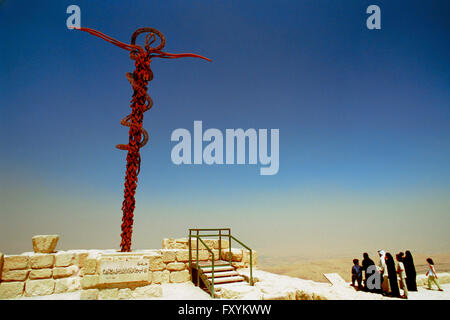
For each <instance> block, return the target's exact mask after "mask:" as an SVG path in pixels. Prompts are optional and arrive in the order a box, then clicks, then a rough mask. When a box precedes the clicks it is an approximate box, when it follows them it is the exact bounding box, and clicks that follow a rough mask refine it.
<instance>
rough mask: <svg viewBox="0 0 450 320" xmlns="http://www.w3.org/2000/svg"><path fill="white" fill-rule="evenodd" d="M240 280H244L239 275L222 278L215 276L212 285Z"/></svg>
mask: <svg viewBox="0 0 450 320" xmlns="http://www.w3.org/2000/svg"><path fill="white" fill-rule="evenodd" d="M210 281H211V280H210ZM241 281H245V279H244V278H243V277H241V276H233V277H223V278H217V279H216V278H214V286H215V285H216V284H220V283H230V282H241Z"/></svg>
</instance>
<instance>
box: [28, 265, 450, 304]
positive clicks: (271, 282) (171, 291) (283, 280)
mask: <svg viewBox="0 0 450 320" xmlns="http://www.w3.org/2000/svg"><path fill="white" fill-rule="evenodd" d="M254 275H255V276H256V277H257V278H258V280H259V283H257V285H256V286H255V288H252V290H256V291H258V290H259V291H258V292H263V291H266V292H269V293H270V294H269V296H273V297H276V296H278V292H284V291H286V292H288V291H289V290H290V288H293V287H294V288H297V289H301V290H304V291H305V292H309V293H311V292H316V293H318V294H320V295H321V296H323V297H325V298H327V299H337V300H343V299H346V300H347V299H348V300H380V299H385V300H391V299H392V298H386V297H383V296H381V295H379V294H371V293H367V292H357V291H355V290H354V289H353V288H352V287H350V286H348V287H340V288H335V287H332V286H331V285H328V284H325V283H318V282H313V281H311V280H303V279H299V278H293V277H289V276H283V275H277V274H273V273H269V272H264V271H261V270H255V272H254ZM238 286H239V285H238ZM240 286H245V285H240ZM246 286H247V287H248V284H247V285H246ZM442 288H443V289H444V291H443V292H440V291H437V290H431V291H430V290H427V289H425V287H423V286H420V287H419V288H418V289H419V291H418V292H410V296H409V299H410V300H450V284H443V285H442ZM162 289H163V296H162V297H160V298H149V299H157V300H161V299H162V300H208V299H211V297H210V296H209V295H208V294H207V293H206V292H204V291H203V290H201V289H200V288H198V287H195V286H194V285H193V284H192V283H179V284H177V283H167V284H163V285H162ZM252 293H253V294H249V295H247V296H246V297H247V298H245V297H244V298H245V299H255V297H257V295H255V292H252ZM281 296H282V294H281ZM21 299H24V300H79V299H80V292H79V291H78V292H72V293H63V294H54V295H51V296H40V297H23V298H21Z"/></svg>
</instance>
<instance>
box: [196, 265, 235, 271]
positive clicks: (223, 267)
mask: <svg viewBox="0 0 450 320" xmlns="http://www.w3.org/2000/svg"><path fill="white" fill-rule="evenodd" d="M201 269H202V270H203V272H204V273H209V272H211V271H212V267H204V268H201ZM221 271H234V267H233V266H219V267H216V266H214V273H216V272H221Z"/></svg>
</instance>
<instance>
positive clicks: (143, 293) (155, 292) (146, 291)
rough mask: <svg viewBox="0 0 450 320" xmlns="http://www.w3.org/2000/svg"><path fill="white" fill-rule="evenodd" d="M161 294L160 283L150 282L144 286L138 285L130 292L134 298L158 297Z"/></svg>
mask: <svg viewBox="0 0 450 320" xmlns="http://www.w3.org/2000/svg"><path fill="white" fill-rule="evenodd" d="M161 296H162V288H161V286H160V285H157V284H151V285H149V286H145V287H138V288H136V289H134V291H133V292H132V297H133V298H134V299H148V298H158V297H161Z"/></svg>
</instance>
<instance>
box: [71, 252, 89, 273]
mask: <svg viewBox="0 0 450 320" xmlns="http://www.w3.org/2000/svg"><path fill="white" fill-rule="evenodd" d="M88 255H89V253H88V252H87V251H86V252H84V251H81V252H77V253H76V254H75V262H74V263H75V264H77V265H78V267H79V268H80V269H81V268H83V267H84V264H85V262H86V259H87V257H88Z"/></svg>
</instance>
